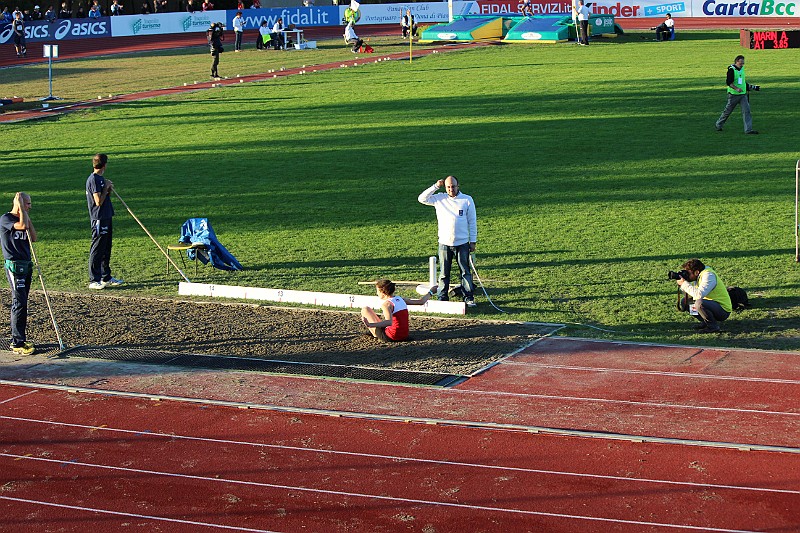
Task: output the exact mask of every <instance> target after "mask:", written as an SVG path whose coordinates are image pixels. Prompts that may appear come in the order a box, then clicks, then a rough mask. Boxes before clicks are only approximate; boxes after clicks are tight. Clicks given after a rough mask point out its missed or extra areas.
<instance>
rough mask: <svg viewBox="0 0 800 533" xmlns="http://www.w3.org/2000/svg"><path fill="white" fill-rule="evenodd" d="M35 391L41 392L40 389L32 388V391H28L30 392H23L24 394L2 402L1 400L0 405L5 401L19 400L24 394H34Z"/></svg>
mask: <svg viewBox="0 0 800 533" xmlns="http://www.w3.org/2000/svg"><path fill="white" fill-rule="evenodd" d="M34 392H39V391H38V390H31V391H28V392H23V393H22V394H19V395H17V396H14V397H13V398H9V399H7V400H3V401H2V402H0V405H2V404H4V403H8V402H13V401H14V400H18V399H20V398H22V397H23V396H27V395H28V394H33V393H34Z"/></svg>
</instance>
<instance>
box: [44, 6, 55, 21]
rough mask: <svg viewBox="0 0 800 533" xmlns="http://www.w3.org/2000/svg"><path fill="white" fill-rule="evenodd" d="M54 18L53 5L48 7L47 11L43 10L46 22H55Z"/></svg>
mask: <svg viewBox="0 0 800 533" xmlns="http://www.w3.org/2000/svg"><path fill="white" fill-rule="evenodd" d="M56 18H57V17H56V10H55V9H53V6H50V7H48V8H47V11H45V12H44V20H46V21H47V22H55V21H56Z"/></svg>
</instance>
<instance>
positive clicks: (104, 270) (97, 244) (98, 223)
mask: <svg viewBox="0 0 800 533" xmlns="http://www.w3.org/2000/svg"><path fill="white" fill-rule="evenodd" d="M217 57H219V56H217ZM111 234H112V231H111V219H108V220H92V245H91V247H90V248H89V281H90V282H94V281H108V280H110V279H111V266H110V265H109V263H110V262H111Z"/></svg>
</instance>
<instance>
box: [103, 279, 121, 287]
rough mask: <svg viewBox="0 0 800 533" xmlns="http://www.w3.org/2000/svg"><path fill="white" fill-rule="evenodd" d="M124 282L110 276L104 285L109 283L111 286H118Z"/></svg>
mask: <svg viewBox="0 0 800 533" xmlns="http://www.w3.org/2000/svg"><path fill="white" fill-rule="evenodd" d="M124 283H125V282H124V281H123V280H121V279H117V278H111V279H110V280H108V281H106V282H105V284H106V285H111V286H112V287H119V286H120V285H122V284H124Z"/></svg>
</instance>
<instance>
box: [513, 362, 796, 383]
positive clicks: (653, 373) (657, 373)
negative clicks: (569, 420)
mask: <svg viewBox="0 0 800 533" xmlns="http://www.w3.org/2000/svg"><path fill="white" fill-rule="evenodd" d="M502 364H504V365H511V366H535V367H540V368H556V369H563V370H580V371H585V372H615V373H620V374H644V375H649V376H672V377H680V378H698V379H719V380H725V381H750V382H755V383H784V384H787V385H800V380H796V379H777V378H758V377H746V376H721V375H720V376H718V375H714V374H691V373H689V372H666V371H660V370H632V369H625V368H606V367H592V366H569V365H548V364H545V363H530V362H526V361H503V362H502Z"/></svg>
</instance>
